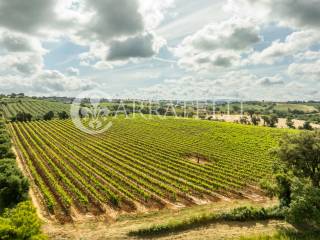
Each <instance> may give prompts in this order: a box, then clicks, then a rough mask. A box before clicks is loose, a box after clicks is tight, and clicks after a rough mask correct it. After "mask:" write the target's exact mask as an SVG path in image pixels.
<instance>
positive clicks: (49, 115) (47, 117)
mask: <svg viewBox="0 0 320 240" xmlns="http://www.w3.org/2000/svg"><path fill="white" fill-rule="evenodd" d="M53 118H54V112H53V111H49V112H47V113H46V114H45V115H43V120H45V121H48V120H52V119H53Z"/></svg>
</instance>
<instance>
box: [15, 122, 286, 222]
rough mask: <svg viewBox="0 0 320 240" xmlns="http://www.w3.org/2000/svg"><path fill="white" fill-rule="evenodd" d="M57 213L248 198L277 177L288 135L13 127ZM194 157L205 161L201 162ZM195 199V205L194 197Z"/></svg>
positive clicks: (142, 127)
mask: <svg viewBox="0 0 320 240" xmlns="http://www.w3.org/2000/svg"><path fill="white" fill-rule="evenodd" d="M9 128H10V129H11V131H12V133H13V135H14V142H15V146H16V147H17V149H18V153H20V157H21V158H22V159H23V161H24V165H25V167H26V168H27V169H28V172H29V173H30V174H31V176H32V179H33V181H34V182H35V184H36V185H37V187H38V189H40V192H41V195H42V199H43V202H44V203H45V206H46V207H47V209H48V210H49V211H50V212H51V213H55V214H56V215H57V216H62V217H64V216H68V215H70V214H71V209H72V208H71V207H72V206H73V207H75V208H77V209H78V210H79V211H81V212H87V211H89V212H95V213H99V212H100V213H103V212H105V211H106V210H107V209H109V208H111V209H114V210H116V211H119V210H122V211H127V212H131V211H135V210H136V209H137V208H138V207H139V206H144V207H146V208H152V209H158V208H163V207H165V206H170V205H175V206H182V205H184V206H187V205H191V204H194V203H197V201H198V199H206V200H216V199H219V198H221V197H222V196H231V197H232V196H233V197H234V196H241V195H243V194H244V193H245V190H246V189H247V188H248V186H249V185H256V184H257V183H258V181H259V180H260V179H261V178H263V177H265V176H267V175H269V174H270V173H271V165H272V158H271V157H270V155H269V150H270V149H271V148H273V147H275V146H276V145H277V141H278V139H279V138H280V137H281V136H282V135H283V134H284V133H285V132H287V131H286V130H279V129H271V128H261V127H253V126H242V125H238V124H232V123H219V122H209V121H200V120H188V119H178V120H177V119H166V120H160V119H153V120H145V119H143V118H134V119H124V118H123V119H119V118H118V119H113V126H112V128H110V129H109V131H107V132H105V133H103V134H101V135H87V134H86V133H83V132H81V131H80V130H78V129H77V128H75V127H74V125H73V123H72V121H70V120H54V121H49V122H45V121H36V122H29V123H13V124H10V125H9ZM194 156H201V161H200V163H197V161H195V159H194V158H195V157H194ZM194 197H196V198H194Z"/></svg>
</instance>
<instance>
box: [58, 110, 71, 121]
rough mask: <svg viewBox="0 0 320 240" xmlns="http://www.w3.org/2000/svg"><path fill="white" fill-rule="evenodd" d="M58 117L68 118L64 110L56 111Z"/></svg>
mask: <svg viewBox="0 0 320 240" xmlns="http://www.w3.org/2000/svg"><path fill="white" fill-rule="evenodd" d="M58 116H59V119H68V118H69V115H68V113H67V112H66V111H62V112H58Z"/></svg>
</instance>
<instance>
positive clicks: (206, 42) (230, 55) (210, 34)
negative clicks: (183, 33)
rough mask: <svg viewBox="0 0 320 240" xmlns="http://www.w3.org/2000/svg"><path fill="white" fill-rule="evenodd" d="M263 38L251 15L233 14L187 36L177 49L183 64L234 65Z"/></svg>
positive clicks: (201, 65) (198, 65) (183, 65)
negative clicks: (233, 16) (239, 17)
mask: <svg viewBox="0 0 320 240" xmlns="http://www.w3.org/2000/svg"><path fill="white" fill-rule="evenodd" d="M260 40H261V37H260V35H259V29H258V27H257V26H256V25H255V24H254V22H252V21H251V20H249V19H236V18H233V19H231V20H228V21H224V22H221V23H220V24H215V23H212V24H209V25H207V26H205V27H204V28H202V29H201V30H199V31H198V32H196V33H195V34H193V35H191V36H188V37H186V38H185V39H184V40H183V41H182V43H181V44H180V45H179V46H178V47H177V48H176V49H174V53H175V55H176V56H177V57H179V58H180V60H179V65H180V66H181V67H184V68H187V69H190V67H192V66H193V67H192V69H194V70H199V69H213V68H215V67H218V68H221V67H230V66H232V65H234V63H236V62H238V61H237V60H239V59H240V58H241V56H240V54H241V53H244V52H248V51H250V50H251V49H252V46H253V45H254V44H256V43H258V42H259V41H260Z"/></svg>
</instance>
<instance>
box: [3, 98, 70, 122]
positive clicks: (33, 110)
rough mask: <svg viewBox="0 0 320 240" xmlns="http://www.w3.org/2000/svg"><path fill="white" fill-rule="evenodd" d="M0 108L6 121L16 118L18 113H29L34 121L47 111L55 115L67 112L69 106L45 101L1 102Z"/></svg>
mask: <svg viewBox="0 0 320 240" xmlns="http://www.w3.org/2000/svg"><path fill="white" fill-rule="evenodd" d="M0 108H2V109H3V112H4V116H5V118H7V119H10V118H12V117H14V116H16V115H17V113H18V112H26V113H30V114H31V115H32V116H33V118H34V119H36V118H41V117H42V116H43V115H44V114H46V113H47V112H48V111H53V112H54V114H55V115H56V114H57V113H58V112H62V111H66V112H69V110H70V105H68V104H64V103H61V102H51V101H45V100H22V101H14V102H2V103H1V106H0Z"/></svg>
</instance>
